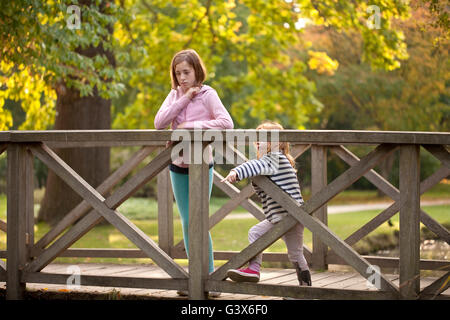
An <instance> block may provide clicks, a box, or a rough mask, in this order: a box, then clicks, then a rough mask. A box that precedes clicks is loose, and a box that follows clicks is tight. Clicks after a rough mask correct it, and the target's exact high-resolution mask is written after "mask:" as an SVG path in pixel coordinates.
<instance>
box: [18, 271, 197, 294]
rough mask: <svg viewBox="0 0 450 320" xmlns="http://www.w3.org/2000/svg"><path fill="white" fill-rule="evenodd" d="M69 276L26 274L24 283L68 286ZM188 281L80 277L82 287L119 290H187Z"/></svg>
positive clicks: (23, 276) (23, 278)
mask: <svg viewBox="0 0 450 320" xmlns="http://www.w3.org/2000/svg"><path fill="white" fill-rule="evenodd" d="M69 276H70V275H68V274H59V273H53V274H52V273H43V272H24V273H23V275H22V281H26V282H29V283H52V284H67V280H68V277H69ZM187 282H188V280H187V279H161V278H155V279H152V278H137V277H120V276H94V275H83V274H82V275H80V285H82V286H99V287H118V288H142V289H168V290H187V288H188V286H187Z"/></svg>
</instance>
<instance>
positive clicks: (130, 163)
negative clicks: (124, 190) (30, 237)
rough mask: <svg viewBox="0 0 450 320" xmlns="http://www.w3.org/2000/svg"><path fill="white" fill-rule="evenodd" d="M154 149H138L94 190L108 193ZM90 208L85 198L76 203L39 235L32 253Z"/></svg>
mask: <svg viewBox="0 0 450 320" xmlns="http://www.w3.org/2000/svg"><path fill="white" fill-rule="evenodd" d="M154 150H155V147H143V148H141V149H140V150H138V151H137V152H136V153H135V154H133V156H132V157H131V158H130V159H129V160H127V161H126V162H125V163H124V164H123V165H121V166H120V167H119V168H118V169H117V170H116V171H115V172H114V173H113V174H111V175H110V176H109V177H108V178H107V179H106V180H105V181H103V182H102V183H101V184H100V185H99V186H98V187H97V189H96V190H97V191H98V192H99V193H101V194H102V195H103V194H107V193H109V192H110V191H111V190H112V188H113V187H114V186H115V185H116V184H117V183H118V182H119V181H121V180H122V179H123V178H125V177H126V176H127V175H128V174H129V173H130V172H131V171H132V170H134V169H135V168H136V167H137V166H138V165H139V164H140V163H141V162H142V161H143V160H144V159H145V158H146V157H147V156H148V155H149V154H150V153H151V152H153V151H154ZM90 209H91V205H90V204H89V203H88V202H87V201H85V200H83V201H82V202H81V203H80V204H78V205H77V206H76V207H75V208H74V209H72V210H71V211H70V212H69V213H68V214H67V215H65V216H64V218H63V219H61V220H60V221H59V222H58V223H57V224H56V225H55V226H54V227H53V228H52V229H50V230H49V232H47V233H46V234H45V235H44V236H42V237H41V239H39V241H38V242H37V243H36V244H35V246H34V248H33V255H35V256H36V255H39V253H40V252H41V251H42V249H43V248H45V247H46V246H47V245H48V244H50V243H51V242H52V241H53V240H55V239H56V237H57V236H58V235H59V234H61V233H62V232H63V231H64V230H66V229H67V228H68V227H69V226H70V225H72V224H73V223H74V222H75V221H77V220H79V219H80V218H81V217H83V216H84V215H85V214H86V213H87V212H88V211H89V210H90Z"/></svg>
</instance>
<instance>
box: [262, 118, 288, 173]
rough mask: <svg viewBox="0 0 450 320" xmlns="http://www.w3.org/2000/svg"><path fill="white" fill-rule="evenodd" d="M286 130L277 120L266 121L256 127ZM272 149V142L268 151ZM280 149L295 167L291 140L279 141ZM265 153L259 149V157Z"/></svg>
mask: <svg viewBox="0 0 450 320" xmlns="http://www.w3.org/2000/svg"><path fill="white" fill-rule="evenodd" d="M261 129H262V130H284V128H283V126H282V125H281V124H279V123H277V122H274V121H264V122H263V123H261V124H260V125H259V126H257V127H256V130H261ZM270 151H272V145H271V143H270V142H268V143H267V152H270ZM278 151H280V152H282V153H283V154H284V155H285V156H286V158H287V159H288V160H289V162H290V163H291V166H292V167H293V168H294V169H295V159H294V157H293V156H292V155H291V154H290V146H289V142H279V143H278ZM262 156H263V154H262V153H261V152H260V151H259V149H258V154H257V157H258V159H259V158H261V157H262Z"/></svg>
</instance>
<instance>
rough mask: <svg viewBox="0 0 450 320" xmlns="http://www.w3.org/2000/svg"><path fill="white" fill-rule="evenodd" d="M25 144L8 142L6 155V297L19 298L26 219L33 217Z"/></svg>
mask: <svg viewBox="0 0 450 320" xmlns="http://www.w3.org/2000/svg"><path fill="white" fill-rule="evenodd" d="M26 147H27V145H25V144H16V143H11V144H9V145H8V151H7V153H8V155H7V171H8V173H7V174H8V176H7V191H6V192H7V221H8V224H7V234H8V237H7V240H6V241H7V244H6V246H7V248H8V251H7V269H8V272H7V279H6V298H7V299H23V295H24V292H25V287H26V284H25V283H24V282H22V281H21V279H20V275H21V269H22V268H23V267H24V265H25V264H26V263H27V261H28V259H29V256H28V245H27V231H28V228H29V224H28V223H27V222H28V221H29V219H30V218H29V216H32V217H33V216H34V212H33V193H32V192H30V190H31V191H32V189H31V188H29V187H27V183H28V182H29V181H30V177H29V175H32V174H33V156H32V155H31V153H29V152H28V151H27V148H26Z"/></svg>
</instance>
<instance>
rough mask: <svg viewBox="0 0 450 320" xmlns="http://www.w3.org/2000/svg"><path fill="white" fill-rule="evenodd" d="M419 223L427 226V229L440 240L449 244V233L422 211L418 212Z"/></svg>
mask: <svg viewBox="0 0 450 320" xmlns="http://www.w3.org/2000/svg"><path fill="white" fill-rule="evenodd" d="M420 222H422V223H423V224H424V225H425V226H427V228H428V229H430V230H431V231H432V232H434V233H435V234H436V235H437V236H439V237H440V238H441V239H442V240H444V241H445V242H447V243H448V244H450V232H449V231H448V230H447V229H446V228H445V227H444V226H443V225H442V224H440V223H439V222H437V221H436V220H434V219H433V218H432V217H430V216H429V215H428V214H427V213H426V212H425V211H423V210H420Z"/></svg>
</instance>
